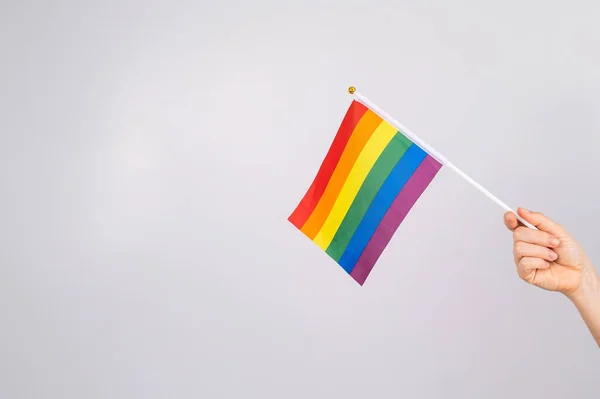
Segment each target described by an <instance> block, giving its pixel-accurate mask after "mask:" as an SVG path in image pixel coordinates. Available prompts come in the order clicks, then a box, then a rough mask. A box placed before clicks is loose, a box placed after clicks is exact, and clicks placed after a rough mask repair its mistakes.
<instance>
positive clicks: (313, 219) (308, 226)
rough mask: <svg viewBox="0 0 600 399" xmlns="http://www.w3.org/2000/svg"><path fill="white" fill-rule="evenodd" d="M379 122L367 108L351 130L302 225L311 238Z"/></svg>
mask: <svg viewBox="0 0 600 399" xmlns="http://www.w3.org/2000/svg"><path fill="white" fill-rule="evenodd" d="M381 122H382V119H381V118H380V117H379V116H377V114H375V113H374V112H373V111H371V110H367V112H365V114H364V115H363V117H362V118H361V119H360V122H358V123H357V124H356V128H355V129H354V132H352V137H350V140H348V144H347V145H346V148H345V149H344V152H343V154H342V157H341V158H340V161H339V163H338V165H337V166H336V168H335V171H334V172H333V175H332V176H331V180H330V181H329V184H328V185H327V188H326V189H325V192H324V193H323V196H322V197H321V200H320V201H319V203H318V204H317V206H316V208H315V210H314V211H313V212H312V214H311V215H310V217H309V218H308V220H307V221H306V223H305V224H304V226H302V232H303V233H304V234H306V235H307V236H308V237H309V238H310V239H311V240H312V239H314V238H315V236H316V235H317V234H318V233H319V230H321V227H323V223H325V220H326V219H327V215H329V212H331V208H333V204H334V203H335V201H336V199H337V197H338V195H339V194H340V191H341V190H342V187H343V186H344V183H345V182H346V179H347V178H348V174H349V173H350V170H352V166H353V165H354V163H355V162H356V159H357V158H358V156H359V155H360V153H361V151H362V150H363V148H364V146H365V144H366V143H367V141H369V138H370V137H371V135H372V134H373V132H374V131H375V129H377V126H379V124H380V123H381Z"/></svg>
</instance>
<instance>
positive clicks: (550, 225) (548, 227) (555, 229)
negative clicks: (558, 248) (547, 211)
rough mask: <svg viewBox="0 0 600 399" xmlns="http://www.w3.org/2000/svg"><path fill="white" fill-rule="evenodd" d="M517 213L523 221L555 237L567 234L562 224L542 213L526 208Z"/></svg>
mask: <svg viewBox="0 0 600 399" xmlns="http://www.w3.org/2000/svg"><path fill="white" fill-rule="evenodd" d="M517 212H518V213H519V215H520V216H521V217H522V218H523V219H525V220H526V221H528V222H529V223H531V224H532V225H534V226H535V227H537V228H538V229H540V230H542V231H545V232H546V233H550V234H552V235H554V236H562V235H565V234H566V232H565V229H563V228H562V226H561V225H560V224H558V223H556V222H555V221H554V220H552V219H550V218H549V217H547V216H545V215H544V214H542V213H540V212H532V211H529V210H527V209H525V208H519V209H518V210H517Z"/></svg>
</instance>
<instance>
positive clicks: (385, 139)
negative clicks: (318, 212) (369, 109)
mask: <svg viewBox="0 0 600 399" xmlns="http://www.w3.org/2000/svg"><path fill="white" fill-rule="evenodd" d="M396 132H397V130H396V129H395V128H394V127H393V126H391V125H390V124H389V123H387V122H385V121H384V122H383V123H381V124H380V125H379V127H378V128H377V129H376V130H375V131H374V132H373V135H372V136H371V138H370V139H369V141H368V142H367V144H366V145H365V148H364V149H363V150H362V152H361V153H360V155H359V156H358V159H357V160H356V163H355V164H354V166H352V170H351V171H350V174H349V175H348V179H346V181H345V182H344V186H343V187H342V190H341V191H340V195H339V196H338V197H337V199H336V200H335V204H334V205H333V208H332V209H331V212H330V213H329V215H328V216H327V220H325V223H324V224H323V227H321V230H320V231H319V233H318V234H317V235H316V237H315V238H314V240H313V241H314V242H315V243H316V244H317V245H318V246H319V247H321V248H322V249H323V250H326V249H327V247H329V244H331V241H332V240H333V237H334V236H335V233H336V232H337V230H338V229H339V227H340V225H341V224H342V221H343V220H344V217H345V216H346V213H347V212H348V209H350V206H351V205H352V201H354V198H355V197H356V194H358V190H360V187H361V186H362V184H363V182H364V181H365V179H366V178H367V175H368V174H369V172H370V171H371V169H372V168H373V165H375V162H376V161H377V158H379V156H380V155H381V153H382V152H383V150H384V149H385V147H386V146H387V145H388V143H389V142H390V141H391V140H392V138H393V137H394V135H395V134H396Z"/></svg>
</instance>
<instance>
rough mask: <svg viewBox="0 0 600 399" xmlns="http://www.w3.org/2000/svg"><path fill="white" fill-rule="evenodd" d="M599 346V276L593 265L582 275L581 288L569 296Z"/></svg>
mask: <svg viewBox="0 0 600 399" xmlns="http://www.w3.org/2000/svg"><path fill="white" fill-rule="evenodd" d="M569 299H570V300H571V301H572V302H573V304H574V305H575V307H576V308H577V310H578V311H579V314H580V315H581V317H582V319H583V321H584V322H585V324H586V326H587V327H588V329H589V330H590V333H591V334H592V336H593V337H594V340H596V343H597V344H598V346H599V347H600V277H599V276H598V273H597V272H596V271H595V269H594V267H593V266H590V267H589V268H587V271H586V272H585V273H584V275H583V276H582V281H581V288H580V290H578V292H577V293H574V294H573V295H571V296H569Z"/></svg>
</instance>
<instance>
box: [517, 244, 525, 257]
mask: <svg viewBox="0 0 600 399" xmlns="http://www.w3.org/2000/svg"><path fill="white" fill-rule="evenodd" d="M514 247H515V252H516V253H517V254H519V255H520V254H522V253H523V251H524V250H525V248H524V243H523V241H517V242H516V243H515V246H514Z"/></svg>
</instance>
